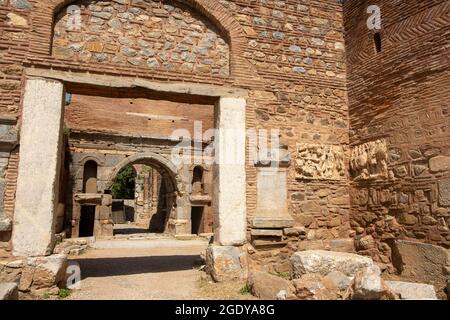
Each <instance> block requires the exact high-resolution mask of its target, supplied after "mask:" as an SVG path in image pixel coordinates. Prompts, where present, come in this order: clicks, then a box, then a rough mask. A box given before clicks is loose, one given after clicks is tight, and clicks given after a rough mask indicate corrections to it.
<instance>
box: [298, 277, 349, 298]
mask: <svg viewBox="0 0 450 320" xmlns="http://www.w3.org/2000/svg"><path fill="white" fill-rule="evenodd" d="M292 282H293V284H294V287H295V295H296V297H297V299H298V300H342V297H343V295H344V293H345V290H342V289H340V288H339V287H338V285H337V284H336V282H335V281H333V279H331V278H330V277H322V276H321V275H320V274H318V273H308V274H304V275H302V276H301V278H300V279H295V280H293V281H292Z"/></svg>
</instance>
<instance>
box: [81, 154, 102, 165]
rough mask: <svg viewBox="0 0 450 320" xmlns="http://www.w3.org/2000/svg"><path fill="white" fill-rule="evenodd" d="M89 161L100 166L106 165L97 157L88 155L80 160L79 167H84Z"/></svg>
mask: <svg viewBox="0 0 450 320" xmlns="http://www.w3.org/2000/svg"><path fill="white" fill-rule="evenodd" d="M88 161H94V162H96V163H97V165H98V166H102V165H104V161H103V160H102V159H100V158H99V157H97V156H95V155H87V156H84V157H82V158H81V159H80V160H78V165H79V166H84V165H85V164H86V162H88Z"/></svg>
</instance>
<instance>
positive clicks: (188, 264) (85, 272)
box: [76, 255, 201, 280]
mask: <svg viewBox="0 0 450 320" xmlns="http://www.w3.org/2000/svg"><path fill="white" fill-rule="evenodd" d="M76 261H77V262H78V263H79V264H80V267H81V276H82V280H83V279H86V278H96V277H110V276H120V275H132V274H142V273H160V272H170V271H182V270H192V268H194V267H196V266H199V265H200V264H201V258H200V256H199V255H186V256H181V255H177V256H152V257H131V258H130V257H127V258H96V259H80V260H76Z"/></svg>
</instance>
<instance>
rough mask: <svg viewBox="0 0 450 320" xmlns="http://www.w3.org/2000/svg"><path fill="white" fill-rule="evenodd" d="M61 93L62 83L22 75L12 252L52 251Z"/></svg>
mask: <svg viewBox="0 0 450 320" xmlns="http://www.w3.org/2000/svg"><path fill="white" fill-rule="evenodd" d="M63 95H64V85H63V84H62V83H61V82H58V81H54V80H48V79H29V80H27V83H26V86H25V96H24V100H23V108H22V126H21V132H20V161H19V175H18V178H17V189H16V204H15V213H14V227H13V240H12V243H13V253H14V255H16V256H41V255H49V254H51V253H52V251H53V246H54V223H55V214H56V208H57V204H58V190H59V186H58V184H59V174H60V166H61V163H60V162H61V159H59V158H60V157H59V155H60V154H61V152H60V148H61V147H62V131H63V113H64V112H63V110H64V105H63V102H64V98H63Z"/></svg>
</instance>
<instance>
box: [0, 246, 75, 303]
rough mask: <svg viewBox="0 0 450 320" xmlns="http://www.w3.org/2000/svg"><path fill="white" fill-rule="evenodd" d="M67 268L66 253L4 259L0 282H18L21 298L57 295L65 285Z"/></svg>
mask: <svg viewBox="0 0 450 320" xmlns="http://www.w3.org/2000/svg"><path fill="white" fill-rule="evenodd" d="M66 270H67V256H66V255H64V254H54V255H51V256H47V257H33V258H22V259H17V260H12V261H2V262H0V283H17V284H18V290H19V295H20V297H21V299H22V297H24V298H32V299H35V298H42V297H44V296H50V295H57V294H58V292H59V288H60V287H64V286H65V282H64V281H65V279H66Z"/></svg>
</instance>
